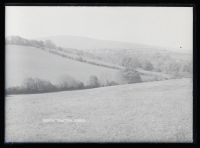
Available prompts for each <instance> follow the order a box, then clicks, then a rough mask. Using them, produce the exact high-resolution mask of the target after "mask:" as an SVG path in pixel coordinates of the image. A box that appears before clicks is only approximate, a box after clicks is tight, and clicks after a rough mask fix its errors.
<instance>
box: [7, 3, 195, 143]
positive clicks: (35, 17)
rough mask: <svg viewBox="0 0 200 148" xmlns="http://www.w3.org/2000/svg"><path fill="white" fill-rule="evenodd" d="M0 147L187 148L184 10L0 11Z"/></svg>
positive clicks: (189, 36)
mask: <svg viewBox="0 0 200 148" xmlns="http://www.w3.org/2000/svg"><path fill="white" fill-rule="evenodd" d="M5 93H6V94H5V142H6V143H30V142H31V143H41V142H44V143H48V142H51V143H73V142H86V143H90V142H98V143H104V142H119V143H120V142H125V143H126V142H133V143H138V142H155V143H156V142H166V143H168V142H169V143H174V142H175V143H192V142H193V7H190V6H187V7H180V6H177V7H164V6H157V7H155V6H149V7H147V6H146V7H143V6H130V7H126V6H115V7H112V6H5Z"/></svg>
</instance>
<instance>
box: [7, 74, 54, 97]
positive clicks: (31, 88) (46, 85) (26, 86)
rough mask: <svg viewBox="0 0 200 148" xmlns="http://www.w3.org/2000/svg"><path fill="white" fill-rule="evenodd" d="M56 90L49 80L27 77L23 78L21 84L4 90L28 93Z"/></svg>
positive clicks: (10, 92) (11, 92) (12, 92)
mask: <svg viewBox="0 0 200 148" xmlns="http://www.w3.org/2000/svg"><path fill="white" fill-rule="evenodd" d="M53 91H57V88H56V86H54V85H53V84H52V83H51V82H49V81H46V80H42V79H38V78H27V79H25V80H24V82H23V84H22V86H17V87H11V88H8V89H7V90H6V93H7V94H29V93H43V92H53Z"/></svg>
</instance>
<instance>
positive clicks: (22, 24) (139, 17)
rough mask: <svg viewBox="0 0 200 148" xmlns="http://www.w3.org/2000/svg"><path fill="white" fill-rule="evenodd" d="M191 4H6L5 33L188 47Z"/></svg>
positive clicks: (190, 27)
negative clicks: (161, 5) (129, 5)
mask: <svg viewBox="0 0 200 148" xmlns="http://www.w3.org/2000/svg"><path fill="white" fill-rule="evenodd" d="M192 12H193V10H192V7H69V6H68V7H38V6H37V7H30V6H29V7H25V6H7V7H6V36H9V35H19V36H22V37H25V38H36V39H37V38H41V37H48V36H56V35H75V36H86V37H92V38H98V39H104V40H114V41H115V40H116V41H126V42H132V43H142V44H149V45H158V46H163V47H171V48H175V49H176V50H181V51H191V50H192V48H193V47H192V42H193V38H192V37H193V34H192V32H193V28H192V26H193V13H192Z"/></svg>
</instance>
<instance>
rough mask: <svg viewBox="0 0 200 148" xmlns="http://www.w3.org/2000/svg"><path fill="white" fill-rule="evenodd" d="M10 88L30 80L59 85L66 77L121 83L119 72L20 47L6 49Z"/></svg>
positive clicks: (7, 84)
mask: <svg viewBox="0 0 200 148" xmlns="http://www.w3.org/2000/svg"><path fill="white" fill-rule="evenodd" d="M6 67H7V68H6V87H10V86H18V85H20V84H21V83H22V82H23V80H24V79H25V78H27V77H33V78H34V77H38V78H41V79H44V80H48V81H51V82H52V83H55V84H56V83H59V81H62V79H61V78H62V77H63V76H65V75H69V76H72V77H73V78H75V79H77V80H80V81H82V82H84V83H87V81H88V80H89V77H90V76H91V75H95V76H97V77H98V78H99V79H100V80H101V81H103V82H104V81H106V79H110V80H115V81H120V80H119V76H118V72H119V71H118V70H116V69H111V68H106V67H102V66H96V65H92V64H87V63H84V62H79V61H75V60H71V59H67V58H63V57H61V56H57V55H55V54H51V53H48V52H46V51H44V50H41V49H39V48H34V47H29V46H19V45H7V46H6Z"/></svg>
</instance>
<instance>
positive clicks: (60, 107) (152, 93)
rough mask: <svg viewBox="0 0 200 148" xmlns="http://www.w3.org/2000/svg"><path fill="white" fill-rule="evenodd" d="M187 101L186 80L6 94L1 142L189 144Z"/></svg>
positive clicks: (189, 105) (189, 104) (189, 95)
mask: <svg viewBox="0 0 200 148" xmlns="http://www.w3.org/2000/svg"><path fill="white" fill-rule="evenodd" d="M56 59H58V58H57V57H56V58H55V60H56ZM30 64H31V63H30ZM51 64H52V63H51ZM27 65H29V64H27ZM50 67H51V65H49V68H50ZM192 102H193V101H192V80H191V79H189V78H185V79H176V80H175V79H174V80H166V81H159V82H146V83H137V84H127V85H119V86H110V87H103V88H95V89H88V90H78V91H66V92H57V93H44V94H33V95H11V96H7V97H6V141H7V142H72V141H73V142H76V141H82V142H91V141H93V142H106V141H107V142H108V141H112V142H120V141H122V142H192V114H193V113H192V104H193V103H192ZM47 119H48V120H49V119H52V120H54V122H52V121H51V122H46V120H47ZM64 119H65V120H64Z"/></svg>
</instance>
